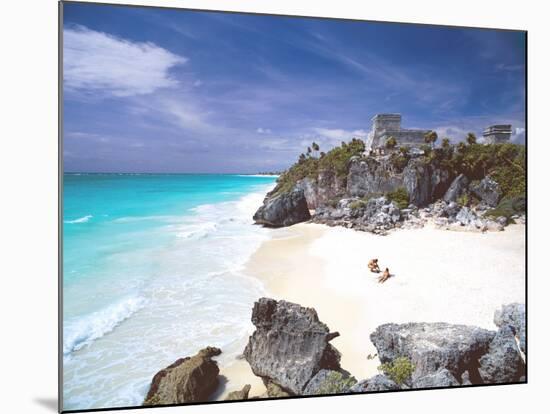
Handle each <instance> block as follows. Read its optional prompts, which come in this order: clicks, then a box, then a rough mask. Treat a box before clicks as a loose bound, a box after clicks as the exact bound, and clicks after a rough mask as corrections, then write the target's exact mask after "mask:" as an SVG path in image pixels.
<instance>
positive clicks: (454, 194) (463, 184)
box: [443, 174, 470, 203]
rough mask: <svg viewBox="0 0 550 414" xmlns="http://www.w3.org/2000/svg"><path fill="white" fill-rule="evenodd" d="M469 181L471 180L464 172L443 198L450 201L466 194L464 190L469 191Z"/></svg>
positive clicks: (454, 181)
mask: <svg viewBox="0 0 550 414" xmlns="http://www.w3.org/2000/svg"><path fill="white" fill-rule="evenodd" d="M469 182H470V180H468V178H467V177H466V176H465V175H464V174H460V175H459V176H458V177H456V178H455V179H454V180H453V182H452V183H451V185H450V186H449V188H448V190H447V192H446V193H445V195H444V196H443V200H445V201H446V202H448V203H450V202H451V201H457V200H458V198H459V197H460V196H461V195H462V194H464V192H466V191H468V184H469Z"/></svg>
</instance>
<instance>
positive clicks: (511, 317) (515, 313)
mask: <svg viewBox="0 0 550 414" xmlns="http://www.w3.org/2000/svg"><path fill="white" fill-rule="evenodd" d="M493 321H494V323H495V325H496V326H498V327H499V328H504V327H506V326H509V327H511V328H512V329H513V332H514V335H515V336H516V337H517V338H518V341H519V346H520V349H521V352H523V353H524V354H525V353H527V349H526V344H525V304H523V303H510V304H508V305H504V306H502V308H500V309H499V310H497V311H496V312H495V316H494V318H493Z"/></svg>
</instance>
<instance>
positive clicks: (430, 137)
mask: <svg viewBox="0 0 550 414" xmlns="http://www.w3.org/2000/svg"><path fill="white" fill-rule="evenodd" d="M435 141H437V132H435V131H430V132H428V133H427V134H426V135H424V142H425V143H426V144H430V145H431V146H432V148H433V147H434V144H435Z"/></svg>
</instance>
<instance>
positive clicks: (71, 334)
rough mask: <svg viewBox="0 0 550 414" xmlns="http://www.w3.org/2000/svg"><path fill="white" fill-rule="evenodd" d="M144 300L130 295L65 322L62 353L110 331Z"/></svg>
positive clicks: (65, 353)
mask: <svg viewBox="0 0 550 414" xmlns="http://www.w3.org/2000/svg"><path fill="white" fill-rule="evenodd" d="M144 302H145V300H144V299H143V298H141V297H130V298H127V299H124V300H122V301H120V302H117V303H114V304H112V305H109V306H107V307H106V308H104V309H101V310H99V311H96V312H93V313H91V314H89V315H85V316H83V317H80V318H78V317H77V318H74V319H72V320H70V321H67V322H65V324H64V327H63V355H68V354H70V353H71V352H73V351H78V350H79V349H82V348H83V347H85V346H87V345H89V344H91V343H92V342H93V341H94V340H96V339H98V338H101V337H102V336H104V335H105V334H107V333H109V332H111V331H112V330H113V329H115V327H116V326H117V325H118V324H120V323H121V322H122V321H124V320H125V319H128V318H129V317H130V316H132V315H133V314H134V313H135V312H137V311H138V310H139V309H141V308H142V307H143V305H144Z"/></svg>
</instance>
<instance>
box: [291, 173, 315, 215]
mask: <svg viewBox="0 0 550 414" xmlns="http://www.w3.org/2000/svg"><path fill="white" fill-rule="evenodd" d="M296 188H297V189H300V190H303V191H304V197H305V198H306V202H307V206H308V208H309V209H316V208H317V207H318V206H319V205H320V203H319V196H318V194H317V189H318V186H317V183H316V182H315V181H314V180H313V179H311V178H309V177H306V178H302V179H301V180H299V181H298V182H296Z"/></svg>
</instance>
